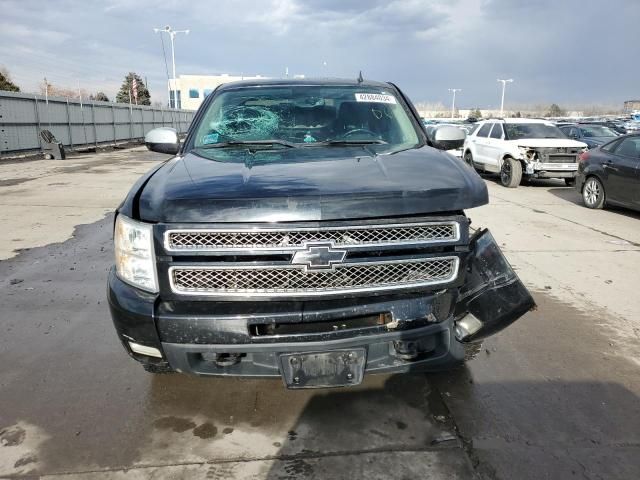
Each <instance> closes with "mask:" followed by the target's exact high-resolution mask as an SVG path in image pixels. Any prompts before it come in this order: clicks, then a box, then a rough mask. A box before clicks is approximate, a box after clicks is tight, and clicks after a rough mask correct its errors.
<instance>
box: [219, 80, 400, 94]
mask: <svg viewBox="0 0 640 480" xmlns="http://www.w3.org/2000/svg"><path fill="white" fill-rule="evenodd" d="M302 85H305V86H356V87H357V86H362V87H378V88H389V87H391V85H390V84H389V83H387V82H376V81H373V80H363V81H362V82H358V80H357V79H355V78H349V79H347V78H296V79H291V78H272V79H266V78H258V79H250V80H240V81H237V82H229V83H225V84H223V85H221V86H220V87H219V90H220V91H222V90H230V89H234V88H244V87H273V86H278V87H280V86H285V87H286V86H302Z"/></svg>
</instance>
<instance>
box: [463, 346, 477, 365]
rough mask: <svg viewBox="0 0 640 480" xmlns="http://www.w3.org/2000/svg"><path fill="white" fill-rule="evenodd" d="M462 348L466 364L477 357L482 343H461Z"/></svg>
mask: <svg viewBox="0 0 640 480" xmlns="http://www.w3.org/2000/svg"><path fill="white" fill-rule="evenodd" d="M462 345H463V346H464V361H465V362H468V361H469V360H473V359H474V358H476V357H477V356H478V354H479V353H480V351H482V342H469V343H463V344H462Z"/></svg>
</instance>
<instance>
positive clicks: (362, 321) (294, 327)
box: [249, 313, 391, 337]
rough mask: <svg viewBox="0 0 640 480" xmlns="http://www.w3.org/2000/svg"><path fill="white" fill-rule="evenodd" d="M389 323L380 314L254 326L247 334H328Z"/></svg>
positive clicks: (261, 335)
mask: <svg viewBox="0 0 640 480" xmlns="http://www.w3.org/2000/svg"><path fill="white" fill-rule="evenodd" d="M390 322H391V314H390V313H380V314H376V315H367V316H363V317H356V318H346V319H338V320H326V321H321V322H304V323H265V324H254V325H249V333H250V334H251V335H252V336H254V337H265V336H276V335H304V334H315V333H330V332H338V331H345V330H352V329H360V328H371V327H379V326H380V325H386V324H387V323H390Z"/></svg>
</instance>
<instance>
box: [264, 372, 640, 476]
mask: <svg viewBox="0 0 640 480" xmlns="http://www.w3.org/2000/svg"><path fill="white" fill-rule="evenodd" d="M425 388H426V389H427V391H428V392H430V393H429V395H428V396H427V397H426V398H427V399H426V400H424V399H421V398H419V397H420V390H423V389H425ZM415 389H418V392H415V391H414V390H415ZM387 397H388V398H392V399H395V400H396V401H397V400H400V401H397V402H396V404H395V406H394V408H393V412H394V414H393V415H394V416H395V419H394V420H393V421H402V422H405V423H406V424H407V427H406V428H405V429H404V430H400V429H398V430H397V431H395V432H393V431H392V429H391V430H389V429H388V428H387V427H386V426H385V425H384V423H385V422H386V421H389V420H392V419H393V418H394V417H392V416H390V415H389V412H388V411H387V406H388V401H386V400H385V399H386V398H387ZM407 397H408V398H409V399H411V400H410V401H409V402H407V401H406V400H405V399H406V398H407ZM498 407H499V408H498ZM366 410H369V411H371V410H373V411H375V412H377V416H379V420H380V421H374V422H373V423H370V420H373V417H372V418H371V419H370V420H369V421H367V422H366V423H364V422H363V420H365V419H366V418H367V417H366V416H363V414H362V412H363V411H366ZM450 410H451V411H453V412H455V413H454V414H453V416H452V415H451V414H450V413H449V412H450ZM398 419H399V420H398ZM381 424H382V425H383V426H382V427H381V426H380V425H381ZM403 428H404V427H403ZM292 431H294V432H302V433H303V438H300V437H298V438H296V439H288V440H287V441H286V442H285V443H284V444H283V445H282V448H281V449H280V451H279V452H278V454H277V455H276V458H277V460H275V461H273V462H272V465H271V467H270V469H269V472H268V473H267V475H266V477H265V478H267V479H270V480H276V479H278V480H279V479H283V478H287V479H288V478H291V479H293V478H313V479H316V478H317V479H320V478H332V479H354V478H368V479H369V478H374V479H390V478H402V479H404V478H420V477H421V478H478V477H477V476H476V475H478V474H479V476H480V477H481V478H504V479H506V478H518V479H519V480H527V479H531V480H533V479H536V480H537V479H540V478H573V477H574V476H575V475H577V474H578V472H581V473H582V474H584V475H585V477H587V478H594V477H595V478H607V479H629V478H635V477H637V472H638V471H640V447H639V445H640V443H639V441H640V401H639V399H638V397H637V396H636V395H635V394H633V393H632V392H631V391H629V390H627V389H626V388H625V387H624V386H622V385H620V384H617V383H607V382H581V381H576V382H567V381H548V382H545V381H542V382H538V381H530V382H527V381H525V382H520V381H515V382H499V383H482V384H476V383H475V381H474V379H473V377H472V374H471V372H470V371H469V370H468V369H467V368H462V369H459V370H456V371H452V372H446V373H439V374H430V375H422V376H419V375H408V376H406V377H403V378H396V377H392V378H390V379H389V381H388V382H385V384H384V386H383V387H382V389H381V390H371V391H367V392H355V391H349V390H347V391H342V390H340V391H338V390H334V391H328V392H325V393H320V394H318V395H314V396H313V397H312V398H311V399H310V400H309V402H308V404H307V406H306V408H305V409H304V410H303V411H302V412H301V413H300V416H299V418H298V420H297V421H296V423H295V425H294V426H293V427H292ZM376 431H378V432H381V433H384V434H385V435H386V434H388V435H391V437H390V438H386V437H379V435H378V434H376V433H374V432H376ZM438 431H439V433H436V432H438ZM301 443H302V445H301ZM327 446H329V447H330V448H329V450H327V449H326V448H321V447H327ZM296 452H297V453H296ZM407 452H410V453H407ZM469 460H470V462H469ZM467 462H469V463H470V464H471V465H473V467H474V468H473V469H471V468H469V463H467ZM472 470H475V472H473V471H472ZM592 475H593V476H594V477H592Z"/></svg>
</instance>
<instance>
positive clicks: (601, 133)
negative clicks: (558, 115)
mask: <svg viewBox="0 0 640 480" xmlns="http://www.w3.org/2000/svg"><path fill="white" fill-rule="evenodd" d="M559 128H560V130H562V131H563V132H564V133H565V135H566V136H567V137H569V138H572V139H574V140H579V141H581V142H584V143H586V144H587V146H588V147H589V148H595V147H599V146H600V145H604V144H605V143H607V142H609V141H611V140H612V139H614V138H618V137H619V135H618V134H617V133H616V132H615V131H614V130H612V129H610V128H609V127H605V126H604V125H598V124H595V123H572V124H567V125H560V126H559Z"/></svg>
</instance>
